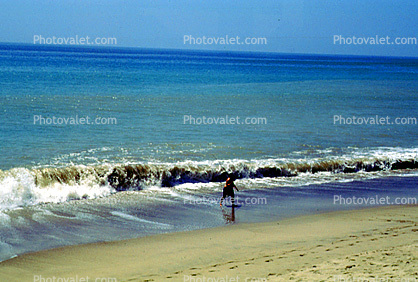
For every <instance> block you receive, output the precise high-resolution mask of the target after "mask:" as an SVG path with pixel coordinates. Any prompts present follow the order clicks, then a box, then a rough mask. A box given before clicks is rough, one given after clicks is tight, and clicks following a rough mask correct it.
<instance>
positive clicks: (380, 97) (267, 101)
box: [0, 44, 418, 260]
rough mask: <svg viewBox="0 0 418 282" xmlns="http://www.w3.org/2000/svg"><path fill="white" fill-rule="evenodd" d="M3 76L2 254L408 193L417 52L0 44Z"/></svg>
mask: <svg viewBox="0 0 418 282" xmlns="http://www.w3.org/2000/svg"><path fill="white" fill-rule="evenodd" d="M0 86H1V87H0V144H1V145H0V226H1V228H0V260H4V259H8V258H10V257H13V256H16V255H19V254H22V253H25V252H30V251H37V250H42V249H46V248H52V247H58V246H64V245H71V244H80V243H88V242H97V241H107V240H118V239H126V238H133V237H138V236H145V235H150V234H156V233H162V232H175V231H181V230H192V229H198V228H206V227H213V226H219V225H222V224H230V223H235V222H252V221H268V220H273V219H278V218H283V217H289V216H294V215H298V214H306V213H313V212H322V211H329V210H337V209H349V208H359V207H364V206H370V202H362V203H361V204H359V205H350V204H345V205H336V204H335V201H333V197H334V196H335V195H341V194H344V195H345V196H346V197H349V196H350V195H354V194H355V195H357V196H359V195H360V196H363V197H366V196H367V197H369V196H370V197H372V196H375V195H378V196H379V197H392V199H395V198H396V197H406V198H415V199H416V197H417V194H418V193H417V190H416V187H417V183H418V181H417V180H418V141H417V138H416V137H417V128H418V125H417V120H416V119H417V118H418V115H417V112H416V109H417V105H418V95H417V90H418V59H417V58H389V57H353V56H325V55H292V54H275V53H244V52H220V51H218V52H216V51H210V52H209V51H181V50H159V49H135V48H97V47H55V46H42V45H23V44H0ZM229 176H231V177H233V178H234V179H235V184H236V185H237V186H238V187H239V188H240V190H241V191H240V192H238V193H237V195H238V196H241V197H242V201H243V202H242V205H240V206H239V207H237V210H236V211H234V213H232V214H231V207H228V206H227V207H225V208H223V209H220V208H219V204H218V200H219V198H220V196H221V193H222V187H223V183H224V181H225V180H226V178H227V177H229ZM353 193H354V194H353ZM246 199H248V201H249V202H248V201H246ZM257 199H258V200H260V199H264V200H263V201H262V202H257ZM253 200H254V203H252V202H251V201H253ZM386 204H387V203H386Z"/></svg>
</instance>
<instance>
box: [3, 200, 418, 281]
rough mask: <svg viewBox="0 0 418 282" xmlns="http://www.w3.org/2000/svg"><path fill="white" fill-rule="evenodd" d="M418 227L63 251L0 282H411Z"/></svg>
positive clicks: (345, 226)
mask: <svg viewBox="0 0 418 282" xmlns="http://www.w3.org/2000/svg"><path fill="white" fill-rule="evenodd" d="M417 224H418V206H392V207H379V208H372V209H363V210H356V211H340V212H332V213H324V214H317V215H309V216H302V217H297V218H292V219H286V220H282V221H279V222H268V223H256V224H235V225H231V226H225V227H219V228H213V229H203V230H197V231H191V232H179V233H170V234H161V235H156V236H149V237H143V238H138V239H133V240H126V241H118V242H109V243H97V244H88V245H80V246H72V247H64V248H59V249H53V250H47V251H41V252H37V253H31V254H26V255H22V256H19V257H17V258H14V259H11V260H8V261H4V262H2V263H1V264H0V281H76V282H82V281H288V280H300V281H308V280H309V281H356V280H347V279H370V280H366V281H374V280H372V279H376V278H379V279H380V278H383V279H386V280H382V281H401V280H395V279H410V280H402V281H415V280H414V279H416V278H417V277H418V270H417V268H416V265H417V260H418V236H417V234H418V233H417V231H418V227H417ZM96 279H97V280H96ZM344 279H345V280H344ZM390 279H393V280H390Z"/></svg>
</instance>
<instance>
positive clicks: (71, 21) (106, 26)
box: [0, 0, 418, 57]
mask: <svg viewBox="0 0 418 282" xmlns="http://www.w3.org/2000/svg"><path fill="white" fill-rule="evenodd" d="M0 19H1V24H0V42H20V43H32V42H33V38H34V35H41V36H42V37H44V38H47V37H52V36H55V37H62V38H64V37H75V36H76V35H78V36H79V37H85V36H89V37H90V38H95V37H114V38H116V39H117V46H118V47H146V48H175V49H204V50H230V51H261V52H281V53H311V54H312V53H313V54H352V55H389V56H391V55H394V56H414V57H416V56H417V55H418V52H417V49H418V45H416V44H410V45H396V44H392V45H387V44H385V45H382V44H379V45H370V44H369V45H367V44H364V43H363V44H361V45H360V44H357V45H354V44H351V45H340V44H334V41H333V39H334V35H341V36H342V37H344V38H352V37H353V36H356V37H364V38H368V37H376V35H377V36H379V38H380V37H385V38H386V37H387V36H389V38H390V40H391V41H392V42H393V41H394V40H395V38H396V37H415V38H418V25H417V23H418V1H416V0H400V1H388V0H363V1H356V0H333V1H325V0H317V1H314V0H287V1H285V0H275V1H269V0H265V1H248V0H236V1H218V0H214V1H210V0H206V1H197V0H191V1H183V0H180V1H174V0H171V1H169V0H166V1H159V0H155V1H131V0H127V1H107V0H102V1H92V0H68V1H63V0H51V1H44V0H39V1H28V0H16V1H4V0H2V1H0ZM185 35H191V36H193V37H194V38H202V37H203V36H205V37H207V38H208V37H211V38H218V37H220V38H222V37H226V36H229V37H236V36H239V37H240V39H241V40H243V39H244V38H246V37H257V38H258V37H261V38H266V40H267V44H259V45H244V44H241V45H237V44H235V45H231V44H229V45H226V44H224V45H221V44H218V45H216V44H212V45H209V44H206V45H203V44H200V45H189V44H184V42H183V41H184V36H185Z"/></svg>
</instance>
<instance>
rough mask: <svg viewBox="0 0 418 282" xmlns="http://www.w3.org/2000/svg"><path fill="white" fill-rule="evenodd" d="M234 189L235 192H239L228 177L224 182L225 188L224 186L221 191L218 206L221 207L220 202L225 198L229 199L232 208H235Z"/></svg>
mask: <svg viewBox="0 0 418 282" xmlns="http://www.w3.org/2000/svg"><path fill="white" fill-rule="evenodd" d="M234 188H235V189H236V190H237V192H238V191H239V190H238V188H237V186H235V184H234V181H232V178H231V177H228V179H227V180H226V183H225V186H224V190H223V195H222V198H221V203H220V204H219V205H220V206H221V207H222V202H223V200H224V199H225V198H227V197H229V196H230V197H231V201H232V206H235V199H234V197H235V194H234Z"/></svg>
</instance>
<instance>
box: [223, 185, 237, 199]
mask: <svg viewBox="0 0 418 282" xmlns="http://www.w3.org/2000/svg"><path fill="white" fill-rule="evenodd" d="M228 196H231V197H234V196H235V195H234V185H233V184H227V185H225V186H224V190H223V197H224V198H226V197H228Z"/></svg>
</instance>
